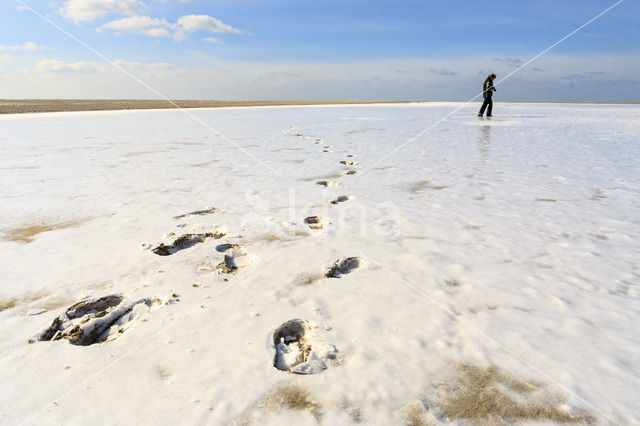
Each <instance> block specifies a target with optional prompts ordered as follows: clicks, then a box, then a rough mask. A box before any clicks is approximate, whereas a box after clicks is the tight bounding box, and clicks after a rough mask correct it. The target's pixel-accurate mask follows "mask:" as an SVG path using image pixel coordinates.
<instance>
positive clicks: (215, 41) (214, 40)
mask: <svg viewBox="0 0 640 426" xmlns="http://www.w3.org/2000/svg"><path fill="white" fill-rule="evenodd" d="M202 41H206V42H207V43H213V44H224V42H223V41H222V40H220V39H219V38H215V37H205V38H203V39H202Z"/></svg>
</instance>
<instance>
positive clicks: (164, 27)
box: [98, 16, 173, 37]
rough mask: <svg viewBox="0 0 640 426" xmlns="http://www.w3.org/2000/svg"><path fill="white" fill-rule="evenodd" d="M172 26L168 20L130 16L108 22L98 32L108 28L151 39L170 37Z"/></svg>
mask: <svg viewBox="0 0 640 426" xmlns="http://www.w3.org/2000/svg"><path fill="white" fill-rule="evenodd" d="M172 26H173V25H172V24H171V23H170V22H169V21H167V20H166V19H159V18H151V17H149V16H130V17H128V18H122V19H118V20H116V21H111V22H107V23H106V24H104V25H102V26H100V27H98V31H104V29H106V28H108V29H111V30H114V31H119V32H126V31H128V32H135V33H142V34H146V35H148V36H150V37H169V36H170V35H171V32H170V31H169V29H170V28H171V27H172Z"/></svg>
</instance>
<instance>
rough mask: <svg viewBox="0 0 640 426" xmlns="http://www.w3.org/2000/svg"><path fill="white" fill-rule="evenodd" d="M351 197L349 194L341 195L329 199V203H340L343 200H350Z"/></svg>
mask: <svg viewBox="0 0 640 426" xmlns="http://www.w3.org/2000/svg"><path fill="white" fill-rule="evenodd" d="M352 199H353V197H352V196H351V195H341V196H339V197H338V198H336V199H335V200H333V201H331V204H340V203H344V202H345V201H349V200H352Z"/></svg>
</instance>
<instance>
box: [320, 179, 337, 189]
mask: <svg viewBox="0 0 640 426" xmlns="http://www.w3.org/2000/svg"><path fill="white" fill-rule="evenodd" d="M316 185H320V186H326V187H327V188H339V187H340V186H342V185H341V184H340V182H335V181H330V180H321V181H318V182H316Z"/></svg>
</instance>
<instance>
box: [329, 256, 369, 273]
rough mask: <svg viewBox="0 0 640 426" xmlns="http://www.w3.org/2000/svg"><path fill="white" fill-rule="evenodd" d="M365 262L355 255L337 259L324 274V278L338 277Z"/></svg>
mask: <svg viewBox="0 0 640 426" xmlns="http://www.w3.org/2000/svg"><path fill="white" fill-rule="evenodd" d="M365 263H366V261H365V259H364V258H362V257H357V256H354V257H345V258H343V259H338V260H336V261H335V263H334V264H333V266H331V268H329V270H328V271H327V272H326V273H325V274H324V276H325V277H326V278H340V277H341V276H342V275H346V274H349V273H351V272H353V271H355V270H356V269H358V268H360V267H362V266H364V264H365Z"/></svg>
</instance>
